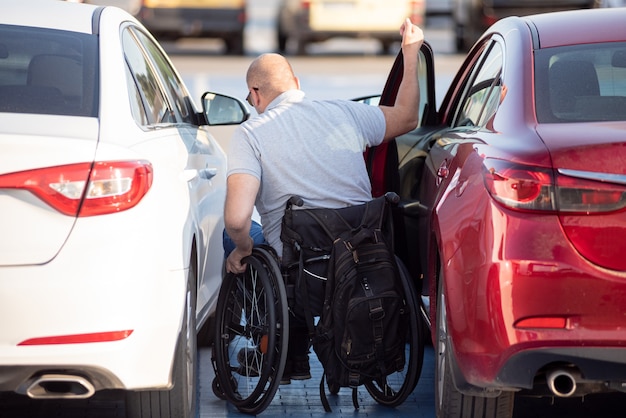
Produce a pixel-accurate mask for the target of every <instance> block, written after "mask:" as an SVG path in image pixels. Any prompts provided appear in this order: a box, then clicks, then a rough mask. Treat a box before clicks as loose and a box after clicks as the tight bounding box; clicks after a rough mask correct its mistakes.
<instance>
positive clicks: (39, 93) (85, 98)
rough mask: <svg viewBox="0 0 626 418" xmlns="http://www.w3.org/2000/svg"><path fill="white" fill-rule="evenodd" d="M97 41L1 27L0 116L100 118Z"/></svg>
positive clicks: (57, 32)
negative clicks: (30, 115) (1, 114)
mask: <svg viewBox="0 0 626 418" xmlns="http://www.w3.org/2000/svg"><path fill="white" fill-rule="evenodd" d="M97 80H98V40H97V37H96V36H92V35H87V34H81V33H75V32H67V31H60V30H51V29H40V28H32V27H17V26H12V25H0V112H10V113H36V114H47V115H71V116H90V117H96V116H97V115H98V87H97V86H98V82H97Z"/></svg>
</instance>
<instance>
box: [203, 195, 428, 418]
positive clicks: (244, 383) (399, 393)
mask: <svg viewBox="0 0 626 418" xmlns="http://www.w3.org/2000/svg"><path fill="white" fill-rule="evenodd" d="M395 197H396V198H397V195H396V196H395ZM283 255H284V253H283ZM328 257H329V256H328V255H322V256H321V257H320V256H316V257H315V260H312V262H319V261H320V259H321V260H322V261H324V262H327V260H328ZM396 259H397V261H398V266H399V272H400V276H401V278H402V280H401V281H402V284H403V285H402V287H403V290H404V298H405V302H406V306H407V308H408V309H409V311H410V314H409V315H408V317H409V318H410V320H409V322H410V323H409V324H408V326H407V327H406V334H407V335H406V355H405V358H406V361H405V362H404V368H403V369H402V370H399V371H395V372H393V373H391V374H389V375H388V376H387V377H386V378H385V379H382V381H381V380H380V379H377V380H371V381H366V382H365V383H364V386H365V388H366V390H367V392H368V393H369V395H370V396H371V397H372V398H373V399H374V400H375V401H376V402H377V403H379V404H381V405H384V406H389V407H395V406H398V405H400V404H402V403H403V402H404V401H405V400H406V399H407V397H408V396H409V395H410V394H411V393H412V392H413V390H414V389H415V387H416V385H417V382H418V380H419V377H420V374H421V369H422V363H423V356H424V341H425V338H427V337H426V336H425V335H423V333H424V329H425V326H424V324H423V317H422V310H421V308H422V307H421V303H420V302H419V301H420V298H419V297H418V295H417V292H416V289H415V286H414V284H413V282H412V280H411V278H410V275H409V273H408V270H407V269H406V268H405V267H404V265H403V263H402V262H401V260H400V259H398V258H397V256H396ZM244 261H245V263H246V264H247V269H246V271H245V273H242V274H232V273H228V274H226V275H225V277H224V280H223V282H222V285H221V288H220V292H219V296H218V301H217V309H216V317H215V339H214V347H213V355H212V363H213V369H214V371H215V378H214V380H213V382H212V388H213V392H214V393H215V395H216V396H217V397H219V398H220V399H223V400H226V401H228V402H230V403H231V404H232V405H234V406H235V407H236V408H237V409H238V410H239V411H240V412H242V413H246V414H252V415H256V414H259V413H261V412H263V411H264V410H265V409H266V408H267V407H268V406H269V404H270V403H271V402H272V400H273V397H274V395H275V394H276V392H277V390H278V388H279V385H280V380H281V377H282V374H283V371H284V369H285V364H286V360H287V348H288V341H289V320H290V318H289V317H290V310H291V308H292V306H290V303H292V304H293V303H294V302H293V301H294V298H293V297H288V293H289V291H288V287H289V285H288V283H289V278H288V272H289V270H290V266H289V265H286V264H281V260H280V259H279V257H278V256H277V254H276V252H275V251H274V250H273V249H272V248H271V247H269V246H266V245H259V246H255V247H254V249H253V250H252V254H251V255H250V256H248V257H247V258H246V259H244ZM304 263H305V265H306V264H307V260H304ZM291 267H293V266H291ZM290 291H291V292H293V289H290ZM242 353H243V354H242ZM313 377H314V376H313ZM331 386H334V385H329V387H328V390H329V392H330V393H331V394H333V395H336V394H338V393H339V391H340V388H339V387H331ZM355 394H356V391H354V392H353V399H354V400H355V398H354V396H355ZM355 407H357V404H356V400H355Z"/></svg>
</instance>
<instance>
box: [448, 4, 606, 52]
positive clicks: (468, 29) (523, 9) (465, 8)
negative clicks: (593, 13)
mask: <svg viewBox="0 0 626 418" xmlns="http://www.w3.org/2000/svg"><path fill="white" fill-rule="evenodd" d="M600 1H602V0H452V2H453V4H452V20H453V24H454V30H455V35H454V39H455V45H456V49H457V51H458V52H467V51H468V50H469V48H470V47H471V46H472V45H473V44H474V42H476V40H477V39H478V37H479V36H480V35H481V34H482V33H483V32H484V31H485V30H486V29H487V28H488V27H489V26H491V25H492V24H494V23H495V22H496V21H497V20H498V19H502V18H503V17H506V16H525V15H530V14H535V13H549V12H555V11H561V10H575V9H590V8H594V7H597V6H598V4H599V2H600Z"/></svg>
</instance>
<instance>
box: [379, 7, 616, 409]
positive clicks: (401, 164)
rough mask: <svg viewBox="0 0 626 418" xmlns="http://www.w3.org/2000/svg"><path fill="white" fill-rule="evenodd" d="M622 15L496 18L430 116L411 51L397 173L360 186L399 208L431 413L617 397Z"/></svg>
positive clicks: (428, 95)
mask: <svg viewBox="0 0 626 418" xmlns="http://www.w3.org/2000/svg"><path fill="white" fill-rule="evenodd" d="M625 22H626V8H622V9H590V10H577V11H567V12H557V13H546V14H539V15H533V16H527V17H508V18H505V19H503V20H500V21H498V22H497V23H496V24H495V25H493V26H492V27H491V28H490V29H488V30H487V32H485V34H484V35H483V36H482V37H481V38H480V39H479V41H478V42H477V43H476V44H475V45H474V46H473V48H472V49H471V50H470V52H469V54H468V56H467V58H466V60H465V61H464V63H463V64H462V66H461V68H460V70H459V72H458V74H457V75H456V76H455V78H454V80H453V82H452V84H451V86H450V88H449V90H448V92H447V94H446V95H445V98H444V99H443V102H442V104H441V107H440V108H439V109H438V110H436V109H435V92H434V85H435V84H434V79H435V77H436V75H435V74H434V71H433V54H432V51H431V50H430V47H429V46H428V45H424V47H423V48H422V54H423V57H422V60H421V62H422V64H421V68H420V71H419V79H420V83H421V95H422V103H421V107H422V112H421V123H420V126H419V127H418V128H417V129H416V130H415V131H413V132H411V133H409V134H407V135H404V136H402V137H399V138H398V139H397V141H396V143H395V144H393V143H392V145H391V149H386V150H384V151H387V152H386V158H387V160H386V161H387V167H386V168H387V169H389V168H393V169H392V170H388V171H387V174H389V173H392V174H393V175H392V176H391V177H395V178H387V180H386V185H383V186H380V185H379V184H376V183H375V184H374V190H375V192H380V189H388V188H394V189H396V190H397V191H398V192H399V194H400V195H401V197H402V199H403V203H402V205H401V207H400V212H401V213H400V214H401V216H399V217H397V218H396V221H397V224H399V226H400V228H399V229H400V230H401V232H400V233H399V234H397V237H396V238H397V239H398V240H399V241H400V244H399V245H397V246H396V247H397V248H401V249H404V250H405V251H404V253H403V254H400V257H401V258H402V259H403V260H404V262H405V264H407V266H408V268H409V270H410V271H411V273H412V274H413V276H414V277H416V278H421V279H422V282H423V286H422V292H423V294H424V295H425V296H429V300H430V307H429V312H430V318H431V320H432V341H433V344H434V347H435V350H436V358H437V365H436V386H437V387H436V391H435V392H436V411H437V416H438V417H446V418H448V417H450V418H453V417H483V418H492V417H511V416H512V415H513V407H514V394H516V393H518V392H520V393H523V394H529V395H533V396H534V395H538V396H550V397H554V396H561V397H569V396H582V395H585V394H589V393H595V392H599V391H625V390H626V389H625V388H626V24H625ZM397 64H398V67H400V66H401V56H400V57H399V60H398V61H397ZM400 74H401V73H400ZM398 84H399V80H398V77H396V78H394V77H393V73H392V77H390V79H389V81H388V85H387V87H386V89H385V93H384V94H383V96H382V97H381V102H382V103H383V104H384V103H387V102H389V101H393V97H394V90H395V89H394V87H395V86H397V85H398ZM394 147H397V153H396V152H393V151H394V149H393V148H394ZM375 152H379V150H378V149H377V150H376V151H375ZM383 154H384V153H383ZM396 157H397V158H396ZM373 160H374V161H375V162H376V161H379V159H377V158H374V159H373ZM395 167H398V169H397V170H395ZM371 169H372V172H374V173H382V172H383V171H384V170H382V169H381V168H380V167H376V164H374V165H373V166H372V167H371ZM390 184H391V185H395V186H390ZM418 255H419V256H418Z"/></svg>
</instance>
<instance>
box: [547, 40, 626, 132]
mask: <svg viewBox="0 0 626 418" xmlns="http://www.w3.org/2000/svg"><path fill="white" fill-rule="evenodd" d="M535 77H536V80H535V97H536V109H537V120H538V121H539V122H540V123H549V122H552V123H566V122H583V121H623V120H626V43H623V42H622V43H618V42H612V43H608V44H594V45H576V46H567V47H559V48H548V49H542V50H539V51H537V53H536V59H535Z"/></svg>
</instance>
